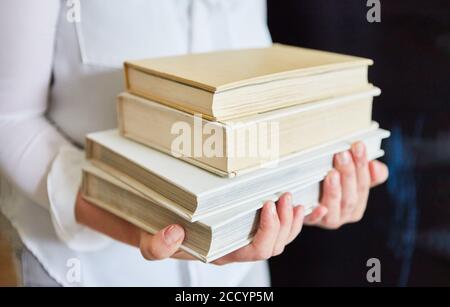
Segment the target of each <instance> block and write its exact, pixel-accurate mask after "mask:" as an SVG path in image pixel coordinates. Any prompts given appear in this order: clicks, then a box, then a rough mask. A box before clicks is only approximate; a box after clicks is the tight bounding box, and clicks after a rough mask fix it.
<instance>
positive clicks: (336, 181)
mask: <svg viewBox="0 0 450 307" xmlns="http://www.w3.org/2000/svg"><path fill="white" fill-rule="evenodd" d="M329 178H330V184H331V186H332V187H337V186H338V185H339V177H338V174H337V172H331V173H330V177H329Z"/></svg>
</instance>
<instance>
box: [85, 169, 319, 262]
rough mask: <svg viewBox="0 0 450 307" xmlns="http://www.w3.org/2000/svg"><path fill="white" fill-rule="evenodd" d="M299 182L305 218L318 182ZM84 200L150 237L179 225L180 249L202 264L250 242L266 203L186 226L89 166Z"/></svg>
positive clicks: (299, 199) (295, 194) (295, 196)
mask: <svg viewBox="0 0 450 307" xmlns="http://www.w3.org/2000/svg"><path fill="white" fill-rule="evenodd" d="M321 179H322V178H319V177H317V178H314V179H312V180H310V181H306V182H303V183H301V182H299V183H297V184H296V185H295V186H294V187H287V188H290V189H291V191H292V194H293V200H294V201H295V202H296V203H297V204H302V205H303V206H304V207H305V214H308V213H310V212H311V210H312V208H313V207H314V206H315V204H317V201H318V198H319V194H320V188H319V181H320V180H321ZM82 193H83V197H84V198H85V199H87V200H88V201H89V202H91V203H93V204H94V205H97V206H99V207H101V208H103V209H105V210H107V211H109V212H111V213H112V214H114V215H117V216H119V217H121V218H123V219H125V220H127V221H129V222H130V223H132V224H134V225H136V226H138V227H140V228H141V229H144V230H146V231H148V232H150V233H155V232H157V231H159V230H160V229H162V228H164V227H166V226H168V225H170V224H179V225H181V226H182V227H183V228H184V230H185V231H186V237H185V240H184V242H183V245H182V247H181V248H182V249H183V250H184V251H186V252H188V253H190V254H192V255H193V256H195V257H197V258H198V259H200V260H201V261H204V262H210V261H213V260H215V259H217V258H219V257H221V256H223V255H226V254H228V253H230V252H232V251H234V250H236V249H238V248H240V247H242V246H244V245H247V244H248V243H250V242H251V240H252V237H253V234H254V232H255V229H256V227H257V225H258V219H259V209H260V208H261V207H262V205H263V203H264V200H269V199H270V200H273V201H275V200H276V199H277V198H278V197H277V196H276V195H273V196H271V197H268V198H266V199H264V200H263V199H252V200H249V201H248V202H247V203H245V204H243V205H241V206H240V207H238V208H235V209H234V210H229V211H227V212H224V213H222V214H219V215H216V216H213V217H209V218H205V219H204V220H201V221H197V222H189V221H187V220H185V219H183V218H182V217H180V216H179V215H177V214H175V213H173V212H172V211H170V210H169V209H167V208H166V207H165V206H164V205H161V204H160V202H159V200H158V198H149V197H147V196H146V195H145V194H143V193H140V192H138V191H137V190H135V189H133V188H132V187H130V186H128V185H126V184H124V183H123V182H122V181H120V180H118V179H117V178H115V177H114V176H111V175H109V174H108V173H107V172H104V171H102V170H100V169H98V168H96V167H94V166H93V165H91V164H87V165H86V166H85V167H84V169H83V181H82Z"/></svg>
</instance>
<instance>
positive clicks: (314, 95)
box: [125, 44, 373, 121]
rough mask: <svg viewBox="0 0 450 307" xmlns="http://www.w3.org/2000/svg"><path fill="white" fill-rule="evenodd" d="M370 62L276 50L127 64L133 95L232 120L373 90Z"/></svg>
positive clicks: (286, 48) (275, 47)
mask: <svg viewBox="0 0 450 307" xmlns="http://www.w3.org/2000/svg"><path fill="white" fill-rule="evenodd" d="M372 64H373V62H372V60H370V59H365V58H360V57H354V56H348V55H342V54H336V53H331V52H325V51H318V50H312V49H305V48H299V47H292V46H287V45H280V44H274V45H272V46H271V47H267V48H257V49H241V50H226V51H219V52H211V53H197V54H188V55H181V56H172V57H164V58H153V59H145V60H136V61H127V62H125V79H126V86H127V90H128V91H129V92H131V93H133V94H136V95H139V96H143V97H145V98H148V99H151V100H154V101H157V102H160V103H163V104H166V105H169V106H171V107H174V108H177V109H180V110H183V111H185V112H188V113H191V114H202V115H203V117H205V118H207V119H210V120H217V121H221V120H226V119H233V118H238V117H242V116H248V115H252V114H256V113H262V112H266V111H272V110H275V109H279V108H283V107H287V106H292V105H297V104H301V103H306V102H311V101H315V100H321V99H325V98H331V97H335V96H340V95H344V94H349V93H352V92H354V91H360V90H364V89H366V88H369V87H370V84H369V83H368V80H367V71H368V66H369V65H372Z"/></svg>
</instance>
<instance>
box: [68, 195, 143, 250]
mask: <svg viewBox="0 0 450 307" xmlns="http://www.w3.org/2000/svg"><path fill="white" fill-rule="evenodd" d="M75 218H76V220H77V222H78V223H80V224H83V225H86V226H88V227H90V228H92V229H94V230H97V231H98V232H101V233H103V234H105V235H107V236H109V237H111V238H113V239H115V240H117V241H120V242H123V243H126V244H129V245H132V246H136V247H139V243H140V234H141V230H140V229H139V228H138V227H136V226H134V225H133V224H131V223H129V222H127V221H125V220H123V219H121V218H119V217H117V216H115V215H113V214H111V213H109V212H108V211H105V210H103V209H101V208H99V207H97V206H95V205H93V204H91V203H89V202H88V201H86V200H84V199H83V197H82V196H81V194H78V197H77V203H76V205H75Z"/></svg>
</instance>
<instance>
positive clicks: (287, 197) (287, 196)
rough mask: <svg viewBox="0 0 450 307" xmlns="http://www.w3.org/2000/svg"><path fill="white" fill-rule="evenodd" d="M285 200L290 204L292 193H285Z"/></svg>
mask: <svg viewBox="0 0 450 307" xmlns="http://www.w3.org/2000/svg"><path fill="white" fill-rule="evenodd" d="M285 197H286V202H287V203H288V204H289V205H292V195H291V193H288V194H286V196H285Z"/></svg>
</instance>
